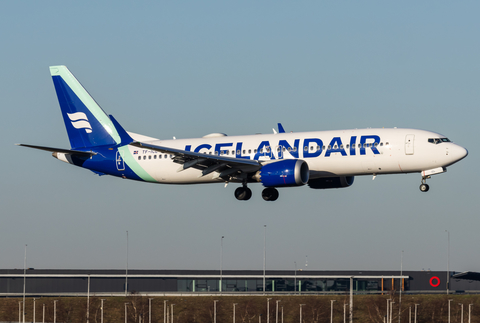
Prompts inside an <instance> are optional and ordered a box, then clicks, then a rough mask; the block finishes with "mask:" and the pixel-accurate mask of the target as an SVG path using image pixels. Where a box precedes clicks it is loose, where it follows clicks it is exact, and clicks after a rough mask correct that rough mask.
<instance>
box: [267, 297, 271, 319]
mask: <svg viewBox="0 0 480 323" xmlns="http://www.w3.org/2000/svg"><path fill="white" fill-rule="evenodd" d="M270 300H271V298H267V323H270Z"/></svg>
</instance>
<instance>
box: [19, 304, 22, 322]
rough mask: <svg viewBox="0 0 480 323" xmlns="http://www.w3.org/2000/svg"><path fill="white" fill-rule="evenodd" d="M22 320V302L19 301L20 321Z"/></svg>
mask: <svg viewBox="0 0 480 323" xmlns="http://www.w3.org/2000/svg"><path fill="white" fill-rule="evenodd" d="M20 322H22V302H21V301H20V302H18V323H20Z"/></svg>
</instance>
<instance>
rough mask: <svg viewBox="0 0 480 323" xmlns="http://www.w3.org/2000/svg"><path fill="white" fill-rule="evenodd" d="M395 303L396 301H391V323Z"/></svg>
mask: <svg viewBox="0 0 480 323" xmlns="http://www.w3.org/2000/svg"><path fill="white" fill-rule="evenodd" d="M394 303H395V302H394V301H391V302H390V323H392V318H393V304H394Z"/></svg>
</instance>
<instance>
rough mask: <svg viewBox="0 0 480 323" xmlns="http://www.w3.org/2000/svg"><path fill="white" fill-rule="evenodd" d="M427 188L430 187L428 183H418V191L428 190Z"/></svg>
mask: <svg viewBox="0 0 480 323" xmlns="http://www.w3.org/2000/svg"><path fill="white" fill-rule="evenodd" d="M429 189H430V186H428V184H422V185H420V191H422V192H428V190H429Z"/></svg>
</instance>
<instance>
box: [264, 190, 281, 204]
mask: <svg viewBox="0 0 480 323" xmlns="http://www.w3.org/2000/svg"><path fill="white" fill-rule="evenodd" d="M262 197H263V199H264V200H265V201H276V200H277V199H278V191H277V189H276V188H274V187H267V188H266V189H264V190H263V191H262Z"/></svg>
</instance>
